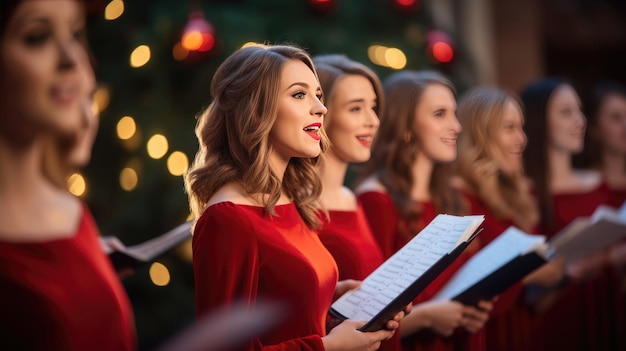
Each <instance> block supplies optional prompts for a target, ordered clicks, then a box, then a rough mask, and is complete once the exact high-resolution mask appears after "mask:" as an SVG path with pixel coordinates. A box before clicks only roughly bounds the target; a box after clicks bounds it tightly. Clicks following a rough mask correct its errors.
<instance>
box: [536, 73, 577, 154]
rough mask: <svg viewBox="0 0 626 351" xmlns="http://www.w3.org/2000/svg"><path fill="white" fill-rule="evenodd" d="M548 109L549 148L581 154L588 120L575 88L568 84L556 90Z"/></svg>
mask: <svg viewBox="0 0 626 351" xmlns="http://www.w3.org/2000/svg"><path fill="white" fill-rule="evenodd" d="M547 109H548V111H547V116H546V118H547V124H548V125H547V127H548V138H549V140H548V147H550V148H553V149H556V150H559V151H562V152H566V153H579V152H581V151H582V150H583V147H584V139H585V128H586V126H587V120H586V119H585V115H584V114H583V113H582V111H581V104H580V98H579V97H578V94H577V93H576V91H575V90H574V88H572V87H571V86H570V85H567V84H564V85H561V86H559V87H558V88H556V90H555V91H554V92H553V93H552V97H551V98H550V100H549V101H548V107H547Z"/></svg>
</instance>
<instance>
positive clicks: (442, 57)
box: [432, 42, 454, 63]
mask: <svg viewBox="0 0 626 351" xmlns="http://www.w3.org/2000/svg"><path fill="white" fill-rule="evenodd" d="M432 52H433V57H434V58H435V60H437V61H439V62H444V63H445V62H450V61H452V58H453V57H454V51H453V50H452V47H451V46H450V45H449V44H448V43H444V42H437V43H435V44H433V46H432Z"/></svg>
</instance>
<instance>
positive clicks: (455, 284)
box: [434, 227, 546, 300]
mask: <svg viewBox="0 0 626 351" xmlns="http://www.w3.org/2000/svg"><path fill="white" fill-rule="evenodd" d="M545 239H546V237H545V236H543V235H531V234H527V233H526V232H524V231H522V230H519V229H517V228H515V227H509V228H508V229H507V230H505V231H504V232H502V234H500V235H499V236H498V237H497V238H496V239H494V240H493V241H492V242H491V243H489V245H487V246H486V247H485V248H483V249H482V250H480V251H479V252H478V253H477V254H475V255H474V256H473V257H472V258H471V259H470V260H469V261H468V262H467V263H465V265H463V267H462V268H461V269H459V271H458V272H456V274H455V275H454V276H453V277H452V279H450V281H449V282H448V283H447V284H446V285H445V286H444V287H443V288H442V289H441V290H440V291H439V292H438V293H437V295H436V296H435V297H434V299H437V300H445V299H451V298H453V297H455V296H457V295H459V294H460V293H462V292H464V291H465V290H467V289H468V288H470V287H471V286H473V285H474V284H475V283H477V282H479V281H481V280H482V279H483V278H484V277H486V276H488V275H489V274H491V273H493V272H495V271H496V270H497V269H498V268H500V267H501V266H503V265H504V264H506V263H507V262H509V261H511V260H512V259H514V258H515V257H517V256H519V255H521V254H523V253H526V252H528V251H529V250H530V249H531V248H533V247H535V246H537V245H539V244H541V243H544V242H545Z"/></svg>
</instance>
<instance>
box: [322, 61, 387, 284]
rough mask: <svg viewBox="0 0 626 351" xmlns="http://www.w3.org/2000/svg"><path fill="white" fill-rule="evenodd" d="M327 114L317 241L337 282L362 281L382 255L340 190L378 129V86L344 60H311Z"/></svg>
mask: <svg viewBox="0 0 626 351" xmlns="http://www.w3.org/2000/svg"><path fill="white" fill-rule="evenodd" d="M313 63H314V64H315V69H316V70H317V74H318V75H319V79H320V84H321V86H322V91H323V92H324V103H325V104H326V107H327V108H328V113H327V114H326V116H325V118H324V130H325V131H326V134H327V135H328V139H329V140H330V144H331V147H330V148H329V149H328V151H327V152H326V153H325V155H324V156H325V157H324V165H323V167H322V168H321V177H322V185H323V187H322V193H321V195H320V205H321V206H322V209H323V210H325V211H326V212H327V213H324V212H323V211H320V219H321V220H322V222H323V224H324V225H323V227H322V228H321V229H320V231H319V234H320V239H321V240H322V243H323V244H324V246H326V248H327V249H328V251H329V252H330V253H331V254H332V255H333V257H334V258H335V261H336V262H337V268H338V269H339V280H345V279H355V280H363V279H365V277H367V276H368V275H369V274H370V273H372V272H373V271H374V270H375V269H376V268H378V266H380V264H382V263H383V261H384V260H383V254H382V251H381V250H380V247H379V246H378V243H377V242H376V239H374V236H373V234H372V231H371V230H370V228H369V224H368V223H367V219H366V218H365V214H364V212H363V208H362V207H361V206H360V204H359V203H358V201H357V199H356V196H355V195H354V193H353V192H352V190H350V188H348V187H347V186H345V185H344V183H345V179H346V174H347V172H348V167H349V165H350V164H351V163H362V162H365V161H367V160H369V158H370V152H371V145H372V141H373V139H374V137H375V135H376V131H377V130H378V126H379V125H380V121H379V119H378V114H379V113H380V111H381V109H382V108H383V103H384V95H383V90H382V85H381V83H380V80H379V79H378V77H377V76H376V74H375V73H374V72H373V71H372V70H371V69H369V68H368V67H366V66H365V65H363V64H361V63H359V62H355V61H353V60H350V59H348V58H347V57H346V56H344V55H321V56H316V57H313Z"/></svg>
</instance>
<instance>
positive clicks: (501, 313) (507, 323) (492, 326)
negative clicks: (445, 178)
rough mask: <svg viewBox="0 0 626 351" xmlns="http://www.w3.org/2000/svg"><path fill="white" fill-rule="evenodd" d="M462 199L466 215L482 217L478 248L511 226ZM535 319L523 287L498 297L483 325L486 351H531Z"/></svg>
mask: <svg viewBox="0 0 626 351" xmlns="http://www.w3.org/2000/svg"><path fill="white" fill-rule="evenodd" d="M463 195H464V197H465V199H466V200H467V201H468V203H469V205H470V214H482V215H484V216H485V221H484V222H483V224H482V228H483V229H484V230H483V232H482V233H480V235H479V236H478V238H477V239H476V240H478V241H479V242H480V246H481V248H482V247H485V246H486V245H487V244H489V243H490V242H491V241H492V240H494V239H495V238H497V237H498V236H499V235H500V234H501V233H502V232H504V231H505V230H506V229H507V228H509V227H510V226H512V225H514V224H513V221H512V220H506V219H505V220H502V219H498V218H496V217H494V216H493V215H492V214H491V211H489V210H488V209H487V207H486V206H485V205H484V204H483V202H482V201H480V200H478V199H477V198H476V197H475V196H473V195H471V194H468V193H463ZM533 232H536V230H533ZM529 234H534V233H529ZM535 319H536V318H535V315H534V313H533V312H532V310H531V309H530V308H529V306H528V305H527V304H526V301H525V299H524V294H523V284H522V283H521V282H519V283H518V284H516V285H514V286H512V287H511V288H509V289H508V290H507V291H505V292H503V293H502V294H500V295H499V296H498V299H497V301H496V302H495V303H494V306H493V311H492V313H491V315H490V316H489V320H488V321H487V324H486V325H485V334H486V337H485V341H486V345H487V350H488V351H499V350H509V351H527V350H535V348H536V341H534V340H533V326H534V323H536V320H535Z"/></svg>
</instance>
